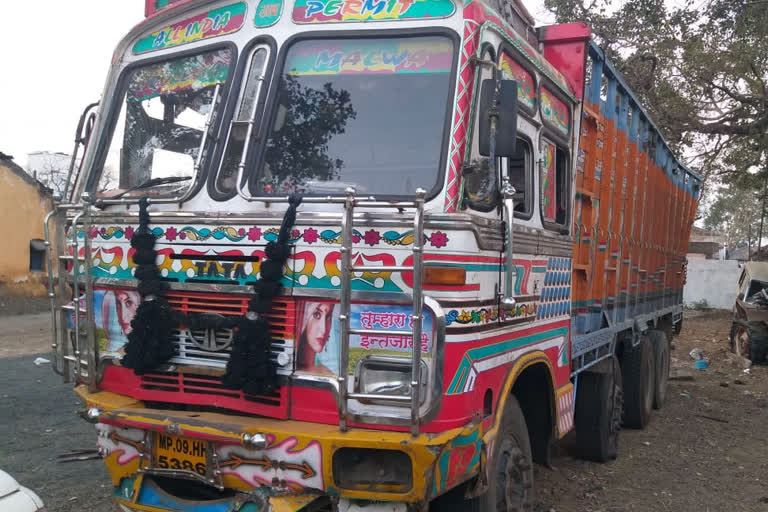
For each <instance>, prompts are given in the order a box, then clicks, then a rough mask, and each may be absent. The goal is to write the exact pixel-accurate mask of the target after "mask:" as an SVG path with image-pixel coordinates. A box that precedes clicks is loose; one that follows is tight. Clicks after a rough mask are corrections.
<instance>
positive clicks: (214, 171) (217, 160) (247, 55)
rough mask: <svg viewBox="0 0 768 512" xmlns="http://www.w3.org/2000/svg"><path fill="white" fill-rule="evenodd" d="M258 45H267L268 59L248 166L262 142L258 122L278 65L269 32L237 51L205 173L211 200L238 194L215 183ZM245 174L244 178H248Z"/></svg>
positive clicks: (232, 196) (273, 41) (274, 42)
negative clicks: (216, 137) (238, 52)
mask: <svg viewBox="0 0 768 512" xmlns="http://www.w3.org/2000/svg"><path fill="white" fill-rule="evenodd" d="M259 46H266V47H268V48H269V55H268V56H267V62H266V64H265V70H264V77H265V78H264V90H262V91H261V94H260V95H261V98H259V99H257V104H256V122H255V124H254V130H255V132H256V133H255V134H254V135H253V141H252V142H251V148H250V150H249V155H247V164H246V165H248V166H250V167H248V168H253V165H252V163H253V157H254V155H255V153H256V148H257V147H259V146H261V139H260V137H261V125H262V124H263V123H264V118H265V116H266V114H267V109H268V105H269V97H270V94H271V90H272V81H273V79H274V73H275V69H276V67H275V66H276V65H277V58H278V55H277V54H278V45H277V41H275V38H274V37H272V36H271V35H269V34H260V35H258V36H256V37H254V38H253V39H251V40H250V41H248V43H247V44H246V45H245V46H243V47H242V49H241V51H240V55H239V56H238V59H237V65H236V66H235V73H234V75H233V77H232V78H231V85H230V88H229V91H228V92H229V95H228V97H227V100H226V101H227V102H226V106H225V107H224V109H223V110H222V114H223V115H222V118H221V125H220V126H219V132H218V143H217V144H216V148H215V150H214V152H213V154H212V158H211V160H212V161H211V163H210V164H209V165H208V174H207V175H206V177H205V182H206V188H207V191H208V195H209V196H210V197H211V199H213V200H214V201H229V200H230V199H232V198H234V197H236V196H237V190H236V189H233V190H232V191H231V192H227V193H223V192H222V191H220V190H219V189H218V187H217V185H216V180H217V179H218V175H219V172H220V171H221V166H222V164H223V162H222V159H223V158H224V153H225V151H226V150H227V146H228V144H229V134H230V133H229V132H230V127H231V125H232V119H233V118H234V117H235V115H236V114H237V111H238V109H239V108H240V104H241V102H242V96H243V92H244V91H245V85H246V84H245V80H246V78H247V76H248V71H249V66H250V64H251V59H252V57H253V53H254V52H255V51H256V49H257V48H258V47H259ZM247 178H248V175H247V174H246V176H245V179H246V180H247Z"/></svg>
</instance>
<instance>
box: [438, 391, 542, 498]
mask: <svg viewBox="0 0 768 512" xmlns="http://www.w3.org/2000/svg"><path fill="white" fill-rule="evenodd" d="M500 413H501V412H500ZM488 463H489V464H492V466H491V468H490V472H489V473H490V474H489V478H488V489H487V490H486V491H485V493H484V494H482V495H481V496H477V497H475V498H468V499H465V498H464V493H465V492H466V489H467V486H465V485H462V486H460V487H458V488H456V489H454V490H453V491H449V492H448V493H447V494H445V495H443V496H440V497H439V498H437V500H435V502H433V503H432V506H431V507H430V510H436V511H439V512H531V511H532V510H533V506H534V501H535V500H534V498H535V496H534V488H533V457H532V455H531V441H530V438H529V437H528V427H527V426H526V423H525V417H524V416H523V411H522V409H520V404H519V403H518V401H517V398H515V397H514V396H511V395H510V396H509V397H507V403H506V405H505V406H504V411H503V416H502V418H501V424H500V428H499V433H498V435H497V437H496V440H495V441H494V443H493V445H492V453H490V454H489V459H488Z"/></svg>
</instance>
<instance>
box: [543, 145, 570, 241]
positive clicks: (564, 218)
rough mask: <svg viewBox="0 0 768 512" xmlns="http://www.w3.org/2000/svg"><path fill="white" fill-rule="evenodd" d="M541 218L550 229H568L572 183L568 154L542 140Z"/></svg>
mask: <svg viewBox="0 0 768 512" xmlns="http://www.w3.org/2000/svg"><path fill="white" fill-rule="evenodd" d="M541 151H542V160H541V187H540V188H541V197H540V199H541V218H542V221H543V223H544V225H545V226H546V227H548V228H550V229H556V230H558V231H563V229H567V222H568V197H569V195H570V190H569V187H568V184H569V182H570V180H569V179H568V178H569V173H568V168H569V166H568V152H567V151H566V150H565V149H563V148H562V147H560V146H558V145H557V144H555V143H554V142H551V141H549V140H546V139H542V140H541Z"/></svg>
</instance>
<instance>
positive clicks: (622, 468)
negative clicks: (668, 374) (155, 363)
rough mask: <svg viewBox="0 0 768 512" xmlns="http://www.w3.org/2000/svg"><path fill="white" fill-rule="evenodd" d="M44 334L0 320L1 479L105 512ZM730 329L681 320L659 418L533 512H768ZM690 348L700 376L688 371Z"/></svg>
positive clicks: (764, 386) (557, 464) (755, 431)
mask: <svg viewBox="0 0 768 512" xmlns="http://www.w3.org/2000/svg"><path fill="white" fill-rule="evenodd" d="M49 324H50V317H49V315H48V314H45V313H43V314H39V315H19V316H16V315H9V316H3V317H0V468H1V469H3V470H5V471H7V472H9V473H11V474H12V475H13V476H14V477H16V478H17V479H18V480H19V481H20V482H21V483H22V484H23V485H26V486H28V487H30V488H32V489H34V490H35V491H37V492H38V493H39V494H40V495H41V497H42V498H43V500H44V501H45V502H46V510H47V511H48V512H75V511H87V512H113V511H114V510H116V509H115V508H114V506H113V505H112V504H111V498H110V497H109V494H110V483H109V479H108V476H107V474H106V470H105V468H104V466H103V464H102V463H101V461H99V460H91V461H87V462H77V463H69V464H57V463H56V456H57V455H59V454H62V453H65V452H67V451H69V450H74V449H89V448H93V447H94V443H95V436H94V433H93V428H92V427H91V426H90V425H88V424H87V423H85V422H84V421H82V420H81V419H80V418H79V417H77V416H76V415H75V414H74V413H75V411H76V410H77V409H78V408H79V407H80V406H79V403H78V401H77V398H76V397H75V396H74V394H73V393H72V391H71V385H67V384H62V383H61V380H60V379H59V377H57V376H55V375H54V374H53V372H52V371H51V369H50V365H47V364H42V365H41V366H36V365H35V364H33V360H34V359H35V358H36V357H37V356H38V355H43V356H44V357H46V356H47V354H45V352H47V351H48V350H49V347H50V331H49V327H48V326H49ZM729 329H730V315H729V313H727V312H709V313H699V312H686V314H685V318H684V326H683V331H682V333H681V335H680V337H678V338H676V339H675V340H674V344H675V350H674V351H673V352H672V372H673V380H671V381H670V383H669V390H668V393H667V403H666V405H665V407H664V409H663V410H662V411H656V412H655V413H654V415H653V418H652V420H651V423H650V425H649V427H648V428H647V429H646V430H643V431H637V430H634V431H632V430H627V431H622V433H621V440H620V447H619V458H618V459H617V460H616V461H614V462H611V463H608V464H596V463H592V462H584V461H581V460H578V459H576V458H573V457H571V456H570V453H571V452H572V446H573V437H572V436H570V437H569V438H567V439H566V440H565V441H564V442H563V443H561V444H560V445H559V446H558V447H557V448H556V451H557V455H556V456H555V458H554V462H553V468H552V469H548V468H544V467H537V468H536V490H537V496H538V500H539V504H538V506H537V507H536V512H550V511H555V512H577V511H578V512H630V511H643V512H645V511H662V512H667V511H669V512H672V511H674V512H688V511H691V512H694V511H695V512H699V511H701V512H708V511H711V512H719V511H727V512H737V511H758V512H768V367H753V368H751V369H750V372H749V374H746V373H744V371H743V368H742V367H740V366H739V365H738V362H731V361H732V358H730V357H729V356H728V351H727V338H728V331H729ZM693 348H699V349H701V350H703V351H704V353H705V354H706V355H707V357H708V358H709V363H710V367H709V369H707V370H694V369H693V360H692V359H691V357H690V355H689V352H690V351H691V349H693Z"/></svg>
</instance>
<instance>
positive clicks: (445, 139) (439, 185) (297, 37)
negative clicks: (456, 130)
mask: <svg viewBox="0 0 768 512" xmlns="http://www.w3.org/2000/svg"><path fill="white" fill-rule="evenodd" d="M428 36H443V37H446V38H448V39H449V40H450V41H451V44H452V45H453V55H452V63H451V72H450V76H449V77H448V80H449V83H448V94H447V96H448V97H447V98H446V105H445V114H444V120H443V131H442V142H441V144H440V159H439V163H438V169H437V173H436V175H435V177H434V184H433V185H432V187H431V188H430V189H429V190H427V195H426V200H427V201H429V200H431V199H434V198H435V197H437V195H438V194H440V192H441V191H442V190H443V188H444V186H445V173H446V166H447V164H448V150H449V148H450V140H451V137H450V135H451V133H450V131H451V124H452V120H453V109H454V104H455V96H456V76H457V72H458V57H459V50H460V45H461V38H460V36H459V34H458V33H456V32H455V31H454V30H452V29H450V28H448V27H429V28H419V29H374V30H370V29H368V30H366V29H362V30H361V29H357V30H317V31H306V32H301V33H298V34H294V35H292V36H291V37H289V38H287V39H286V40H285V41H284V42H283V43H282V45H281V47H280V51H279V55H278V58H277V62H276V63H275V65H274V67H273V68H272V76H271V77H270V88H269V91H268V95H267V97H266V106H267V108H266V110H265V111H264V113H263V115H262V116H261V120H260V122H259V131H258V135H257V142H258V143H257V144H256V145H255V147H254V148H253V150H252V151H254V153H255V154H254V155H253V156H252V155H248V160H249V161H250V162H253V163H254V165H252V166H250V170H248V171H246V173H245V175H244V178H245V179H246V180H247V187H248V191H249V193H250V194H251V196H253V197H254V198H258V197H264V198H270V199H274V198H275V197H281V196H284V195H285V193H284V192H276V193H273V194H271V195H265V194H263V193H262V192H261V191H258V190H257V189H256V180H255V179H254V178H256V177H258V176H259V174H260V173H261V172H262V170H263V166H264V159H265V156H266V149H267V144H266V142H267V140H266V139H267V137H266V135H267V131H268V130H269V129H270V127H271V126H273V124H274V122H275V118H276V116H277V114H278V108H277V107H278V104H277V101H276V99H277V94H278V92H279V91H278V89H279V85H280V83H281V80H282V77H283V69H284V66H285V61H286V59H287V57H288V52H289V50H290V49H291V47H292V46H293V45H294V43H297V42H299V41H306V40H324V39H326V40H327V39H333V40H344V39H384V38H388V39H396V38H413V39H416V38H419V37H428ZM414 192H415V191H414ZM304 195H305V196H307V197H324V196H328V193H319V194H317V193H306V194H304ZM339 195H341V194H339ZM369 195H371V196H374V197H377V198H381V199H385V200H408V199H412V198H413V197H414V196H413V194H409V195H402V194H397V195H396V194H376V193H375V192H372V193H370V194H369Z"/></svg>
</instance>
